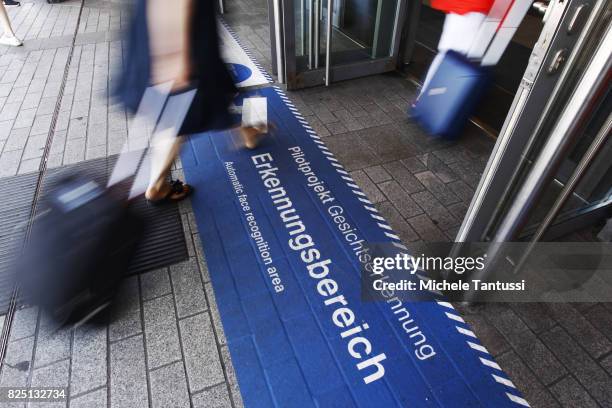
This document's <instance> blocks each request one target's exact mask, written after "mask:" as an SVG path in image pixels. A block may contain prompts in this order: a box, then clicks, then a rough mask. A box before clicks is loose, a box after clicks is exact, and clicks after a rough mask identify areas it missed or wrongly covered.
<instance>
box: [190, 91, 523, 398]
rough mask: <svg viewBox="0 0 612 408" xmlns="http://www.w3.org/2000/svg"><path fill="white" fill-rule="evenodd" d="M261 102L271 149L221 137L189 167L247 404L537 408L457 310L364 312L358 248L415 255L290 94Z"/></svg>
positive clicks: (202, 145) (202, 143)
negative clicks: (382, 245)
mask: <svg viewBox="0 0 612 408" xmlns="http://www.w3.org/2000/svg"><path fill="white" fill-rule="evenodd" d="M253 96H260V97H266V98H267V110H268V118H269V120H270V121H271V122H273V123H274V125H275V126H274V128H272V130H271V135H270V136H269V137H268V138H267V139H266V140H265V141H264V143H263V144H262V145H261V146H260V148H258V149H256V150H254V151H248V150H245V149H244V148H243V147H242V144H241V141H240V138H239V136H238V135H237V134H236V132H235V131H221V132H209V133H204V134H199V135H195V136H192V137H191V138H190V139H189V141H188V143H185V146H184V149H183V152H182V154H181V159H182V163H183V168H184V172H185V177H186V179H187V181H188V182H189V183H190V184H192V185H193V186H194V187H195V191H194V195H193V197H192V205H193V210H194V212H195V216H196V220H197V223H198V228H199V231H200V234H201V238H202V242H203V245H204V250H205V255H206V260H207V263H208V269H209V271H210V276H211V280H212V283H213V287H214V291H215V295H216V300H217V303H218V306H219V311H220V315H221V320H222V322H223V327H224V330H225V335H226V337H227V342H228V345H229V349H230V352H231V356H232V362H233V365H234V367H235V369H236V373H237V377H238V381H239V385H240V391H241V393H242V398H243V400H244V402H245V405H246V406H247V407H273V406H276V407H282V408H286V407H300V408H303V407H343V408H344V407H353V406H355V407H424V406H443V407H478V406H482V407H506V406H512V407H516V406H527V402H526V401H525V400H524V399H523V398H522V397H521V395H520V393H519V391H518V390H516V388H515V387H514V385H513V384H512V382H511V381H510V380H509V379H508V377H507V375H506V374H505V373H504V372H503V371H501V369H500V367H499V366H498V365H497V364H496V363H495V362H494V360H493V357H492V356H491V355H490V354H489V353H488V352H487V351H486V349H485V348H484V347H483V346H482V345H481V344H480V342H479V341H478V339H477V338H476V336H475V335H474V333H473V332H472V331H471V330H470V328H469V326H468V325H467V324H466V323H465V322H464V321H463V319H462V318H461V317H460V316H459V314H458V313H457V312H456V311H455V310H454V309H453V307H452V305H450V304H449V303H446V302H444V301H438V302H421V303H404V304H401V303H399V301H398V302H378V303H362V302H361V301H360V291H361V289H360V277H359V274H360V261H359V259H358V256H360V255H362V253H359V251H358V248H359V245H360V244H359V242H361V240H364V242H373V243H374V242H393V243H394V245H396V246H397V247H398V250H399V249H405V247H403V245H402V244H401V243H400V240H399V238H398V237H397V236H396V235H395V234H394V233H393V231H392V230H391V228H390V227H389V226H388V224H387V223H386V221H385V220H384V219H383V217H382V216H381V215H380V214H378V212H377V211H376V209H375V208H374V205H373V204H372V203H370V202H369V201H368V199H367V198H366V196H365V194H363V192H361V191H360V190H359V188H358V187H357V186H356V185H355V183H354V181H353V180H352V179H351V177H350V176H349V174H348V173H347V172H346V171H345V170H343V168H342V166H341V165H340V164H339V163H338V161H337V160H336V159H335V158H334V156H333V155H332V154H331V153H330V152H329V150H328V149H327V148H326V147H325V145H324V143H323V142H322V141H321V139H320V138H319V137H318V136H316V134H315V132H314V131H312V129H311V128H310V127H309V126H308V125H307V124H306V121H305V120H304V119H303V118H302V117H301V116H300V114H299V113H298V111H297V109H296V108H295V107H294V106H293V105H292V104H291V103H290V101H289V100H288V99H287V97H286V96H285V95H284V94H283V93H282V91H280V90H278V89H275V88H272V87H269V88H263V89H258V90H256V91H250V92H247V93H244V94H242V95H241V96H239V97H238V98H237V100H236V102H235V104H236V105H237V106H241V105H242V99H243V98H244V97H253ZM236 119H237V121H239V119H240V118H239V117H237V118H236ZM346 148H347V149H350V146H346ZM257 165H259V168H258V167H257ZM307 167H308V168H307ZM340 212H341V215H342V216H343V217H344V218H343V219H339V218H337V217H336V218H334V217H333V216H332V214H340ZM283 217H284V218H283ZM340 220H341V222H340ZM326 271H327V274H326Z"/></svg>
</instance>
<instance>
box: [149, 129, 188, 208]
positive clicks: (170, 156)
mask: <svg viewBox="0 0 612 408" xmlns="http://www.w3.org/2000/svg"><path fill="white" fill-rule="evenodd" d="M180 150H181V140H180V138H176V137H165V136H163V135H159V137H156V139H155V142H154V145H153V146H152V148H151V178H150V181H149V187H148V188H147V191H146V193H145V197H146V198H147V200H151V201H156V200H161V199H163V198H165V197H167V196H168V194H170V191H171V185H170V184H169V183H168V180H167V177H168V174H169V173H170V169H171V168H172V163H173V162H174V160H175V159H176V157H177V156H178V154H179V152H180Z"/></svg>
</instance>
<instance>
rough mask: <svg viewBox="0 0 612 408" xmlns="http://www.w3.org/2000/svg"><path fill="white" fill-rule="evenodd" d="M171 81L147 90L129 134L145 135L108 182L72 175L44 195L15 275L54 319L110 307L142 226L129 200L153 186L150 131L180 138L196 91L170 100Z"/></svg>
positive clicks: (127, 149) (80, 318) (129, 146)
mask: <svg viewBox="0 0 612 408" xmlns="http://www.w3.org/2000/svg"><path fill="white" fill-rule="evenodd" d="M170 86H171V85H168V84H162V86H156V87H152V88H149V89H147V91H146V92H145V95H144V97H143V99H142V101H141V104H140V107H139V110H138V112H137V114H136V119H134V120H133V121H132V124H131V126H130V132H129V133H131V134H140V135H141V136H140V139H139V140H138V139H137V140H131V141H130V142H126V145H125V146H124V149H123V151H122V153H121V155H120V156H119V158H118V160H117V163H116V165H115V168H114V170H113V172H112V174H111V177H110V179H109V181H108V184H107V185H106V186H104V185H100V184H99V183H97V182H96V181H94V180H93V179H90V178H86V177H83V176H80V175H73V176H68V177H66V178H64V179H62V180H60V182H59V183H58V185H57V186H55V188H54V189H53V190H52V191H51V192H50V193H49V194H48V196H47V197H45V202H46V203H47V208H46V211H45V212H44V213H43V214H42V215H41V216H40V217H39V218H38V219H36V220H35V222H34V224H33V227H32V233H31V234H30V240H29V242H28V245H27V246H26V248H25V250H24V253H23V256H22V257H21V260H20V262H19V264H18V270H17V276H18V279H19V286H20V288H21V293H22V294H23V296H24V300H25V301H26V303H30V304H35V305H38V306H40V307H41V308H42V309H43V310H45V311H46V312H47V313H48V314H49V315H50V316H51V318H52V319H53V320H54V321H55V323H56V324H57V325H63V324H65V323H68V322H70V323H75V322H76V323H77V324H80V323H82V322H84V321H86V320H88V319H90V318H91V317H93V316H94V315H95V314H97V313H98V312H99V311H101V310H103V309H104V308H105V307H106V306H108V305H109V304H110V302H111V300H112V298H113V295H114V294H115V292H116V289H117V287H118V285H119V283H120V282H121V280H122V278H123V276H124V273H125V271H126V270H127V268H128V266H129V264H130V261H131V259H132V257H133V255H134V253H135V251H136V248H137V245H138V243H139V241H140V239H141V237H142V234H143V231H144V225H143V222H142V220H141V219H140V217H139V216H138V215H137V214H135V213H134V212H133V211H132V210H131V208H130V203H131V199H133V198H135V197H137V196H139V195H141V194H143V193H144V191H145V190H146V186H147V184H148V180H149V174H148V166H147V165H146V161H147V160H148V158H149V157H150V156H149V150H148V149H146V147H147V146H148V144H149V136H150V134H151V133H152V132H151V130H152V129H153V128H155V129H156V131H155V134H154V136H153V138H154V140H155V138H156V137H159V135H160V134H163V135H164V137H172V138H174V137H176V135H177V133H178V131H179V129H180V126H181V124H182V122H183V120H184V117H185V115H186V113H187V111H188V109H189V106H190V105H191V101H192V99H193V95H194V94H195V91H194V90H191V91H188V92H185V93H182V94H178V95H173V96H171V97H170V98H168V94H169V91H170ZM166 99H167V101H166ZM162 110H163V113H162ZM160 115H161V118H160ZM158 118H159V122H158ZM138 130H140V131H141V132H140V133H139V132H138ZM142 130H144V132H143V131H142ZM126 184H127V185H128V187H129V185H131V189H130V190H129V191H130V194H129V196H126V194H125V188H124V187H125V186H126Z"/></svg>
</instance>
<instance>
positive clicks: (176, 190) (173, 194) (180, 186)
mask: <svg viewBox="0 0 612 408" xmlns="http://www.w3.org/2000/svg"><path fill="white" fill-rule="evenodd" d="M167 187H168V190H167V191H165V192H164V194H162V195H161V196H160V197H155V198H152V197H151V198H150V197H148V196H147V194H145V198H146V199H147V201H148V202H149V203H150V204H152V205H160V204H164V203H171V202H177V201H182V200H184V199H185V198H187V197H189V195H191V193H192V192H193V187H191V186H190V185H189V184H187V183H183V182H182V181H180V180H173V181H170V183H169V184H168V185H167Z"/></svg>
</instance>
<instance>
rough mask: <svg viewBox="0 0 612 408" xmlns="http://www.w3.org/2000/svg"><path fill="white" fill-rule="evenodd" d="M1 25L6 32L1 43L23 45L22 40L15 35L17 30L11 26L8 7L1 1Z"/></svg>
mask: <svg viewBox="0 0 612 408" xmlns="http://www.w3.org/2000/svg"><path fill="white" fill-rule="evenodd" d="M0 26H2V30H3V31H4V34H3V35H2V41H1V43H3V44H5V45H14V46H18V45H21V40H19V39H17V37H15V32H14V31H13V27H12V26H11V21H10V20H9V18H8V14H7V13H6V8H5V7H4V3H2V2H1V1H0Z"/></svg>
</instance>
